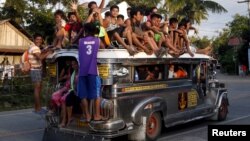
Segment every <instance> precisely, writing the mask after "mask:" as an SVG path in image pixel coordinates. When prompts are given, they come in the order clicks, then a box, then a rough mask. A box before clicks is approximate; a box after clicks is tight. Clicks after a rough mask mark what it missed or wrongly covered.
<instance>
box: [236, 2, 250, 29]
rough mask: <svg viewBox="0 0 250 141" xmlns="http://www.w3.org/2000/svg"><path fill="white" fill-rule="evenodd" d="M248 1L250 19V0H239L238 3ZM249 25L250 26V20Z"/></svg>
mask: <svg viewBox="0 0 250 141" xmlns="http://www.w3.org/2000/svg"><path fill="white" fill-rule="evenodd" d="M246 2H247V3H248V4H247V5H248V16H249V19H250V0H244V1H238V3H246ZM249 26H250V22H249Z"/></svg>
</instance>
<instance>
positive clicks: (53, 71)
mask: <svg viewBox="0 0 250 141" xmlns="http://www.w3.org/2000/svg"><path fill="white" fill-rule="evenodd" d="M47 66H48V72H49V75H50V76H56V65H55V64H48V65H47Z"/></svg>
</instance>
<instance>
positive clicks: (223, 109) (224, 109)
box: [218, 98, 228, 121]
mask: <svg viewBox="0 0 250 141" xmlns="http://www.w3.org/2000/svg"><path fill="white" fill-rule="evenodd" d="M227 113H228V101H227V99H226V98H222V101H221V105H220V108H219V111H218V120H219V121H223V120H225V119H226V118H227Z"/></svg>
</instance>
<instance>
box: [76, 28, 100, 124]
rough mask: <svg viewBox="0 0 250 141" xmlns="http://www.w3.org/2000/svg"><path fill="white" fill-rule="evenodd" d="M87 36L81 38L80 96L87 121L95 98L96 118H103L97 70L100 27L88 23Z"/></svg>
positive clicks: (89, 118)
mask: <svg viewBox="0 0 250 141" xmlns="http://www.w3.org/2000/svg"><path fill="white" fill-rule="evenodd" d="M84 30H85V34H86V36H85V37H84V38H81V39H80V40H79V63H80V70H79V78H78V88H77V89H78V91H77V93H78V96H79V97H80V98H81V101H82V109H83V113H84V114H85V117H86V121H87V122H89V121H90V120H91V117H92V116H91V115H90V112H89V102H88V100H89V101H90V100H94V103H95V104H94V105H95V106H94V107H95V112H94V120H101V119H102V117H101V115H100V95H99V90H100V78H99V76H98V72H97V52H98V49H99V47H100V39H99V38H97V37H95V35H96V34H98V33H99V31H100V28H98V26H96V25H95V24H91V23H86V24H85V25H84Z"/></svg>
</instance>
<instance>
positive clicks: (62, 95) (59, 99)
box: [51, 60, 78, 127]
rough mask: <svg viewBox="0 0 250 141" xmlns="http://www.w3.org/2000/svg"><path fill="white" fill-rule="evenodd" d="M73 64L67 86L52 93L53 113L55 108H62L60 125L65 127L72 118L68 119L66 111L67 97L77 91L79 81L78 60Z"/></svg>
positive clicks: (72, 62)
mask: <svg viewBox="0 0 250 141" xmlns="http://www.w3.org/2000/svg"><path fill="white" fill-rule="evenodd" d="M71 65H72V68H73V70H74V71H73V73H72V74H69V75H70V77H69V79H68V81H67V82H66V84H65V86H64V87H62V88H61V89H59V90H58V91H56V92H54V93H53V94H52V98H51V102H52V103H51V104H52V105H51V106H52V107H51V108H52V109H51V110H52V111H51V112H52V113H53V112H54V111H55V108H56V107H57V108H59V107H60V108H61V117H62V120H61V124H60V125H59V127H65V126H66V125H67V124H69V123H70V121H71V118H68V119H67V113H68V112H67V111H66V98H67V97H68V95H70V94H71V93H72V92H75V91H76V90H77V89H76V86H77V82H78V79H77V78H78V64H77V61H76V60H73V61H71Z"/></svg>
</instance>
